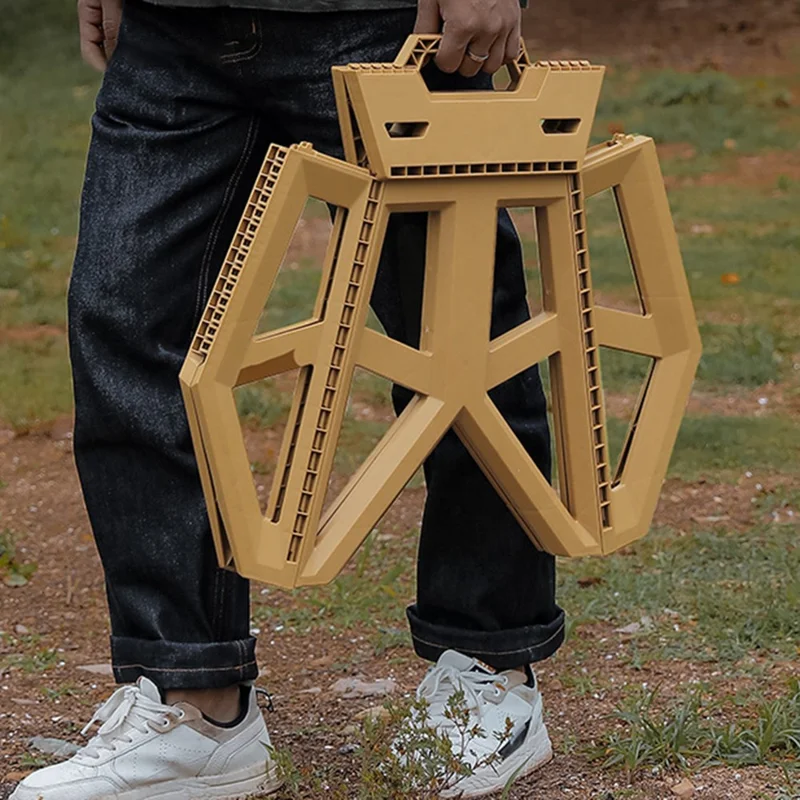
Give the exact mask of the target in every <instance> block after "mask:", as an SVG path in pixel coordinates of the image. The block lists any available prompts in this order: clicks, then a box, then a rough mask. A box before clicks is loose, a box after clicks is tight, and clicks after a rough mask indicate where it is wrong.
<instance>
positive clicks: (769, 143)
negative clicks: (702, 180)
mask: <svg viewBox="0 0 800 800" xmlns="http://www.w3.org/2000/svg"><path fill="white" fill-rule="evenodd" d="M791 106H792V94H791V91H790V89H789V86H788V85H787V82H786V81H784V80H781V79H766V78H757V77H754V78H751V79H748V80H741V79H738V80H737V79H735V78H733V77H731V76H729V75H726V74H724V73H720V72H714V71H711V70H708V71H705V72H700V73H680V72H674V71H671V70H661V71H657V72H654V71H641V72H640V71H638V70H635V69H630V68H626V67H625V66H621V67H619V68H617V69H615V70H613V71H612V72H611V74H610V75H609V77H608V79H607V83H606V87H605V91H604V93H603V96H602V99H601V102H600V107H599V109H598V120H597V124H596V127H595V132H596V137H597V139H598V140H602V139H605V138H607V137H608V131H609V128H610V127H611V128H614V129H617V130H618V129H624V130H626V131H629V132H635V133H642V134H644V135H646V136H652V137H653V138H654V139H655V140H656V141H657V142H686V143H689V144H691V145H692V146H694V147H695V148H696V149H697V151H698V152H699V153H700V154H701V155H719V154H721V153H724V152H725V150H726V144H727V147H730V146H731V143H735V147H736V149H737V150H738V151H740V152H756V151H758V150H762V149H764V148H772V147H778V148H779V147H786V148H790V147H793V146H794V143H795V141H796V137H795V136H794V134H793V131H795V130H796V129H797V125H798V117H799V115H798V113H797V110H796V108H792V107H791ZM712 163H713V162H712ZM704 166H706V167H708V166H710V165H709V164H708V163H706V164H704Z"/></svg>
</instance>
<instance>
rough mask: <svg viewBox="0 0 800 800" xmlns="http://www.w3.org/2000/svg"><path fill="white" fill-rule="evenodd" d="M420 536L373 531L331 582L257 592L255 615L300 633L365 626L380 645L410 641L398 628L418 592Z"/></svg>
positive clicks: (259, 618) (260, 619)
mask: <svg viewBox="0 0 800 800" xmlns="http://www.w3.org/2000/svg"><path fill="white" fill-rule="evenodd" d="M416 542H417V536H416V533H415V532H410V533H409V534H408V535H407V536H404V537H402V538H392V539H390V540H386V539H383V538H380V537H378V536H376V535H374V534H373V535H372V536H370V537H369V538H368V539H367V541H366V542H365V543H364V546H363V547H362V548H361V549H360V550H359V551H358V554H357V555H356V556H355V558H354V562H353V565H352V567H351V568H350V569H348V570H346V571H345V572H343V573H342V574H341V575H340V576H339V577H338V578H336V580H334V581H333V583H331V584H330V585H328V586H322V587H310V588H303V589H296V590H295V591H294V592H292V593H291V594H288V593H285V592H282V591H280V590H272V589H270V590H267V594H266V595H262V594H257V595H255V597H254V602H255V604H254V607H253V612H252V616H253V620H254V621H255V622H256V623H259V624H264V623H268V624H270V625H272V626H273V628H274V627H275V626H277V627H279V628H280V627H281V626H283V627H286V628H291V629H294V630H295V631H297V632H300V633H306V632H310V631H313V630H316V629H319V628H323V629H328V628H329V627H333V626H335V628H336V630H343V629H344V630H346V629H348V628H354V627H358V628H362V629H364V628H366V629H367V630H368V631H369V632H370V636H371V638H370V640H371V642H372V644H373V646H374V647H376V648H377V649H379V650H381V651H384V650H386V649H389V648H390V647H393V646H398V645H400V644H406V643H407V638H406V637H404V636H399V635H398V631H399V630H400V629H402V630H405V606H406V604H407V602H408V601H409V600H410V599H411V598H412V597H413V595H414V588H413V579H414V559H415V550H416ZM281 629H282V628H281Z"/></svg>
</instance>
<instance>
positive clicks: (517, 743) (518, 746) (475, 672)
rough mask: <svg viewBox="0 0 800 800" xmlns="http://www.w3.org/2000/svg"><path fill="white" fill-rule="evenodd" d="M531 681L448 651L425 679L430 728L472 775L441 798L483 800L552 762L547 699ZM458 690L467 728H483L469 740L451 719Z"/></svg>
mask: <svg viewBox="0 0 800 800" xmlns="http://www.w3.org/2000/svg"><path fill="white" fill-rule="evenodd" d="M530 676H531V677H530V678H528V677H527V676H526V675H525V674H523V673H521V672H518V671H516V670H509V671H507V672H497V671H495V670H493V669H492V668H491V667H489V666H487V665H486V664H484V663H482V662H480V661H478V660H477V659H475V658H469V657H468V656H465V655H462V654H461V653H457V652H455V651H454V650H448V651H447V652H445V653H443V654H442V655H441V656H440V658H439V661H438V662H437V664H436V666H435V667H433V668H432V669H431V670H430V671H429V672H428V674H427V675H426V676H425V677H424V678H423V680H422V682H421V683H420V685H419V688H418V689H417V697H418V698H419V699H421V700H425V701H427V703H428V708H429V714H430V721H429V724H430V725H431V727H434V728H435V729H436V730H437V731H438V732H440V733H444V734H445V735H447V736H448V737H449V738H450V740H451V742H452V743H453V753H454V754H455V755H456V756H458V757H460V759H461V761H462V762H463V763H464V764H467V765H468V766H469V767H470V768H472V770H473V772H472V774H471V775H468V776H465V777H464V778H462V779H461V780H459V781H458V783H455V784H453V785H452V786H449V787H447V789H446V790H445V791H443V792H441V794H440V797H460V798H465V800H466V798H470V797H483V796H484V795H487V794H491V793H492V792H496V791H498V790H499V789H503V788H504V787H505V786H506V784H507V783H508V781H509V779H510V778H512V777H514V776H515V777H522V776H523V775H527V774H528V773H529V772H532V771H533V770H535V769H537V768H538V767H541V766H542V765H543V764H546V763H547V762H548V761H550V759H551V758H552V757H553V748H552V745H551V744H550V737H549V736H548V735H547V728H545V725H544V721H543V719H542V697H541V695H540V694H539V688H538V686H537V684H536V679H535V678H534V677H533V673H530ZM458 690H461V691H462V692H463V693H464V699H465V702H466V706H467V708H468V709H469V717H470V720H469V726H468V729H472V728H473V726H475V725H477V726H480V729H481V731H482V734H483V735H479V736H472V737H470V736H467V738H466V739H465V738H464V737H463V735H462V731H460V730H459V729H458V728H457V727H456V725H455V724H454V722H453V721H452V720H451V719H448V717H447V716H446V714H445V712H446V710H447V707H448V705H447V703H448V700H449V699H450V697H451V696H452V695H453V693H454V692H456V691H458ZM500 739H501V740H502V742H501V741H500ZM494 753H496V755H495V756H492V754H494ZM515 773H516V775H515Z"/></svg>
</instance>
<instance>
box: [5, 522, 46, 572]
mask: <svg viewBox="0 0 800 800" xmlns="http://www.w3.org/2000/svg"><path fill="white" fill-rule="evenodd" d="M36 569H37V565H36V564H35V563H33V562H32V561H20V559H19V557H18V554H17V546H16V542H15V540H14V535H13V534H12V533H11V531H10V530H8V529H7V528H6V529H5V530H4V531H2V532H0V576H2V578H3V583H5V585H6V586H24V585H25V584H26V583H27V582H28V581H29V580H30V578H31V577H32V576H33V574H34V573H35V572H36Z"/></svg>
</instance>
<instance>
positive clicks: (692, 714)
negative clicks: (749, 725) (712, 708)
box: [604, 689, 704, 774]
mask: <svg viewBox="0 0 800 800" xmlns="http://www.w3.org/2000/svg"><path fill="white" fill-rule="evenodd" d="M657 693H658V690H657V689H652V690H649V691H644V692H643V693H642V694H641V695H640V696H639V697H637V698H635V699H634V700H633V701H631V702H630V703H629V704H628V705H627V706H626V707H623V708H618V709H617V711H616V712H615V715H614V716H615V718H616V719H617V720H619V721H620V722H622V723H623V725H624V729H623V731H622V732H614V733H613V734H611V736H610V738H609V740H608V743H607V745H606V747H605V751H604V755H605V761H604V764H605V766H606V767H614V766H621V767H624V768H625V770H626V772H627V773H628V774H633V773H634V772H637V771H638V770H640V769H642V768H643V767H657V768H659V769H674V768H678V769H686V768H687V767H688V766H689V765H690V764H691V763H692V761H693V760H696V759H699V758H702V756H703V754H704V750H703V746H702V740H703V730H702V725H701V723H700V711H701V708H702V698H701V697H700V695H699V694H691V695H689V696H688V697H687V698H686V699H685V700H684V701H683V703H682V704H680V705H679V706H678V707H676V708H674V709H673V710H672V711H671V712H670V713H668V714H667V715H666V716H661V715H660V714H658V712H656V711H654V709H653V702H654V701H655V699H656V696H657Z"/></svg>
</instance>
